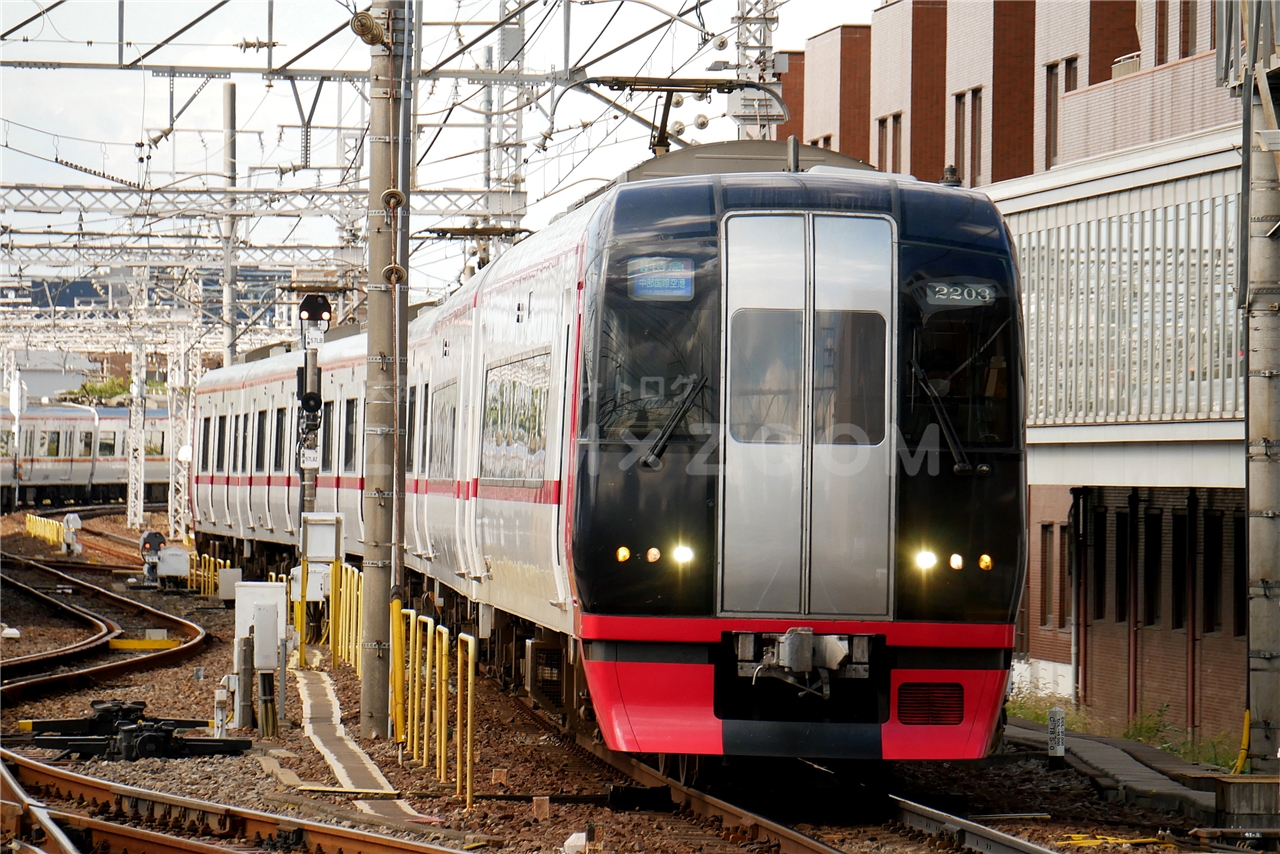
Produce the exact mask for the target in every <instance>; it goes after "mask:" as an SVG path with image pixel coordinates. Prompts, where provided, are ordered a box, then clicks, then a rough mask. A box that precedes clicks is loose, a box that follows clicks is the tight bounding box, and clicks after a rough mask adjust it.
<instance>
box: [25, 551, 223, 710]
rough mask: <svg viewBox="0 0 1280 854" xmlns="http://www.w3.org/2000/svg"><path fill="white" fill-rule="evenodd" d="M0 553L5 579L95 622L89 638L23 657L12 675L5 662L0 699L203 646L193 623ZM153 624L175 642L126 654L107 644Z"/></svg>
mask: <svg viewBox="0 0 1280 854" xmlns="http://www.w3.org/2000/svg"><path fill="white" fill-rule="evenodd" d="M0 558H2V559H3V561H4V566H5V569H4V578H5V582H6V583H14V584H19V585H22V586H23V587H25V588H26V589H27V590H30V591H31V592H32V593H34V594H37V595H38V596H39V597H40V599H41V600H42V601H43V602H45V603H48V604H49V605H50V606H51V607H57V608H61V609H63V610H64V612H66V613H70V614H76V615H78V616H79V617H81V618H87V619H88V620H91V621H94V625H96V626H98V630H97V631H95V632H94V635H93V638H92V639H89V640H85V641H79V642H77V643H74V644H72V645H69V646H65V647H62V648H60V649H55V650H48V651H45V652H41V653H35V654H33V655H30V656H26V657H25V658H24V659H23V660H21V662H20V663H19V665H18V668H17V672H18V675H16V676H14V675H12V674H13V672H14V671H13V670H12V669H11V667H12V664H13V662H11V661H6V662H5V665H4V677H3V682H2V683H0V698H2V699H3V700H4V701H5V702H6V703H13V702H16V701H19V700H22V699H28V698H30V697H33V696H37V695H39V694H47V693H52V692H57V691H63V690H67V689H70V688H73V687H76V686H80V685H84V684H92V683H96V682H99V681H102V680H105V679H109V678H113V677H115V676H118V675H120V674H122V673H127V672H133V671H138V670H146V669H150V668H153V667H160V666H164V665H168V664H172V663H174V662H176V661H180V660H182V659H184V658H187V657H189V656H191V655H194V654H195V653H197V652H199V651H200V650H201V649H202V648H203V646H204V643H205V640H206V633H205V630H204V629H203V628H201V627H200V626H198V625H196V624H195V623H191V622H188V621H187V620H184V619H182V618H181V617H176V616H174V615H172V614H166V613H165V612H163V611H160V610H158V609H156V608H152V607H150V606H149V605H144V604H142V603H140V602H136V601H134V600H132V599H129V598H128V597H125V596H121V595H119V594H116V593H112V592H111V591H109V590H105V589H103V588H101V587H98V586H97V585H94V584H90V583H89V582H87V581H84V580H82V579H79V578H76V577H75V576H72V575H69V574H68V573H66V572H61V571H59V570H57V569H54V568H53V567H51V566H49V565H48V564H47V563H44V562H42V561H38V560H35V559H32V558H28V557H21V556H18V555H12V554H8V553H6V552H0ZM156 628H163V629H166V630H168V633H169V634H170V635H176V636H177V637H178V638H180V643H179V644H178V645H177V646H174V647H172V648H169V649H158V650H145V651H140V652H137V653H135V654H127V655H126V654H122V653H120V652H118V651H113V650H111V648H110V641H111V640H114V639H117V638H122V637H134V638H145V636H146V630H147V629H156Z"/></svg>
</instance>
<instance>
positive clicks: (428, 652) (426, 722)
mask: <svg viewBox="0 0 1280 854" xmlns="http://www.w3.org/2000/svg"><path fill="white" fill-rule="evenodd" d="M418 626H419V631H418V637H419V638H420V641H419V645H420V646H421V647H422V656H421V661H422V668H423V672H422V674H421V680H420V681H421V683H422V695H421V696H420V697H419V698H418V701H419V703H420V704H421V710H420V718H419V721H418V723H419V730H420V733H419V736H420V738H421V739H422V767H423V768H424V769H425V768H426V767H427V761H428V760H429V759H430V757H431V675H432V673H434V672H435V669H434V667H433V666H432V665H433V664H434V663H435V659H433V658H432V653H433V652H435V644H434V641H435V636H436V621H435V620H433V619H431V618H430V617H428V616H427V615H426V614H419V615H418Z"/></svg>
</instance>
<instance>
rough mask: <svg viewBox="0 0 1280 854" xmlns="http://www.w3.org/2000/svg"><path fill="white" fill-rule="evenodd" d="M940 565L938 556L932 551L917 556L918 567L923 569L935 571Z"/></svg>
mask: <svg viewBox="0 0 1280 854" xmlns="http://www.w3.org/2000/svg"><path fill="white" fill-rule="evenodd" d="M937 565H938V556H937V555H936V554H934V553H933V552H930V551H922V552H920V553H919V554H917V555H916V566H918V567H920V568H921V569H933V568H934V567H935V566H937Z"/></svg>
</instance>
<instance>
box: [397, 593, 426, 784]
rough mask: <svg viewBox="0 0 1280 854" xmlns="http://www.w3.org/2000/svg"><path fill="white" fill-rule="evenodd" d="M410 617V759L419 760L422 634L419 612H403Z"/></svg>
mask: <svg viewBox="0 0 1280 854" xmlns="http://www.w3.org/2000/svg"><path fill="white" fill-rule="evenodd" d="M401 613H407V614H409V615H410V617H409V757H410V758H411V759H417V758H418V723H419V720H420V718H421V717H422V715H421V709H420V708H419V706H420V704H421V702H422V633H421V631H420V630H421V626H419V625H418V612H417V611H414V610H409V611H403V612H401Z"/></svg>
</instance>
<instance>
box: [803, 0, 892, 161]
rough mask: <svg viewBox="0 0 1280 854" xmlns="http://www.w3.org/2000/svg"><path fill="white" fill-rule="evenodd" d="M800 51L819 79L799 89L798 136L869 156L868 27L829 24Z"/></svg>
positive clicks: (868, 158) (861, 156)
mask: <svg viewBox="0 0 1280 854" xmlns="http://www.w3.org/2000/svg"><path fill="white" fill-rule="evenodd" d="M804 57H805V59H804V62H805V68H806V69H810V68H811V69H812V70H813V72H812V73H813V76H814V78H815V79H818V80H822V81H824V85H822V86H810V87H808V88H806V89H805V90H804V135H803V136H802V137H801V139H802V140H803V141H804V142H807V143H808V144H809V145H814V146H817V147H819V148H830V149H833V150H835V151H838V152H840V153H841V154H847V155H849V156H850V157H856V158H858V159H859V160H862V161H864V162H867V163H869V162H871V148H870V145H869V144H868V141H867V123H868V122H869V121H870V119H871V27H869V26H866V25H862V26H852V25H847V24H846V25H844V26H840V27H832V28H831V29H829V30H827V31H826V32H824V33H819V34H818V35H816V36H813V37H812V38H810V39H809V40H808V41H806V42H805V46H804ZM784 86H785V83H784Z"/></svg>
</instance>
